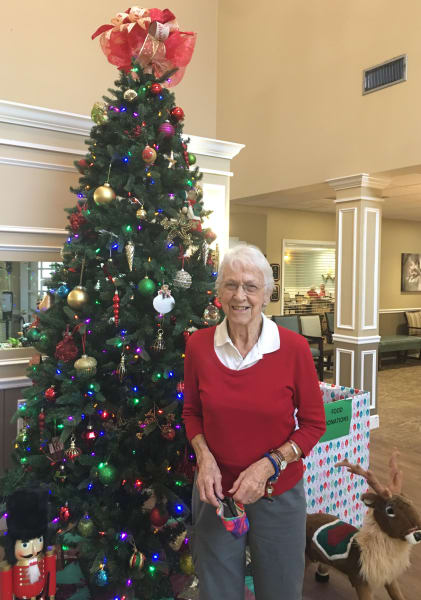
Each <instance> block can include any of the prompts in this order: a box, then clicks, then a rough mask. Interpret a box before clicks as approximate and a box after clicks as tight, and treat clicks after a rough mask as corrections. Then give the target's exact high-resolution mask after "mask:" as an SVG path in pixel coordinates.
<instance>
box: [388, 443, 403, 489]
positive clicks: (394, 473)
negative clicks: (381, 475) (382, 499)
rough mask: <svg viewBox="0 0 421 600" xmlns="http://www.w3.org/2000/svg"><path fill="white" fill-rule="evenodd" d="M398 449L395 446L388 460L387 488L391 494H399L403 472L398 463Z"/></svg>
mask: <svg viewBox="0 0 421 600" xmlns="http://www.w3.org/2000/svg"><path fill="white" fill-rule="evenodd" d="M398 457H399V451H398V450H397V449H396V448H395V449H394V450H393V452H392V456H391V457H390V460H389V469H390V481H389V484H388V486H387V487H388V489H389V490H390V491H391V492H392V494H400V493H401V491H402V482H403V473H402V471H401V470H400V469H399V465H398Z"/></svg>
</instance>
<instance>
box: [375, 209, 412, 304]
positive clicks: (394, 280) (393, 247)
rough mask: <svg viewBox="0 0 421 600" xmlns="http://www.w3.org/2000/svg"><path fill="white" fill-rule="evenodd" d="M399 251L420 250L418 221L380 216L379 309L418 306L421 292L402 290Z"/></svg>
mask: <svg viewBox="0 0 421 600" xmlns="http://www.w3.org/2000/svg"><path fill="white" fill-rule="evenodd" d="M402 252H411V253H419V254H421V223H417V222H411V221H397V220H391V219H383V223H382V251H381V263H380V310H381V309H382V308H383V309H385V308H420V307H421V293H414V292H412V293H404V292H401V253H402Z"/></svg>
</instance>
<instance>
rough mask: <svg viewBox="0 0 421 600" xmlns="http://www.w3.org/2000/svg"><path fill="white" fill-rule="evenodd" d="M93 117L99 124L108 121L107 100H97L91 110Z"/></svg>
mask: <svg viewBox="0 0 421 600" xmlns="http://www.w3.org/2000/svg"><path fill="white" fill-rule="evenodd" d="M91 118H92V121H93V122H94V123H96V124H97V125H102V123H105V121H108V113H107V105H106V104H105V102H95V104H94V105H93V107H92V110H91Z"/></svg>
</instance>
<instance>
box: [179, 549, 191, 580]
mask: <svg viewBox="0 0 421 600" xmlns="http://www.w3.org/2000/svg"><path fill="white" fill-rule="evenodd" d="M180 569H181V570H182V571H183V573H184V574H185V575H194V563H193V557H192V555H191V554H190V552H185V553H184V554H183V555H182V556H180Z"/></svg>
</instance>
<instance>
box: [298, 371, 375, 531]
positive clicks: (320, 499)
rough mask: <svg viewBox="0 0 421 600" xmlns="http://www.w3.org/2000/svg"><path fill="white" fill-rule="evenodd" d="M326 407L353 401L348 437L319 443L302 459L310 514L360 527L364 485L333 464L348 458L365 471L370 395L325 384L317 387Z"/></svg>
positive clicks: (363, 481)
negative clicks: (328, 516)
mask: <svg viewBox="0 0 421 600" xmlns="http://www.w3.org/2000/svg"><path fill="white" fill-rule="evenodd" d="M320 390H321V392H322V396H323V401H324V402H325V403H329V402H338V401H340V400H347V399H351V400H352V413H351V414H352V416H351V424H350V429H349V435H345V436H343V437H339V438H336V439H332V440H330V441H326V442H319V443H318V444H317V445H316V446H315V447H314V448H313V450H312V451H311V453H310V454H309V455H308V456H307V457H306V458H305V459H304V486H305V490H306V495H307V511H308V512H309V513H315V512H324V513H330V514H333V515H337V516H338V517H339V518H340V519H342V520H343V521H346V522H347V523H351V524H352V525H355V526H356V527H360V526H361V524H362V520H363V517H364V514H365V512H366V507H365V505H364V504H363V502H362V501H361V495H362V494H363V493H364V492H365V491H367V489H368V488H367V482H366V481H365V480H364V479H363V478H362V477H360V476H358V475H354V474H352V473H348V472H347V471H346V469H345V468H344V467H339V468H335V463H337V462H339V461H341V460H343V459H345V458H347V459H348V460H349V461H350V462H351V463H358V464H360V465H361V466H362V467H363V468H364V469H368V464H369V448H370V395H369V393H368V392H363V391H361V390H356V389H354V388H347V387H344V386H338V385H334V384H328V383H323V382H321V383H320Z"/></svg>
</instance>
